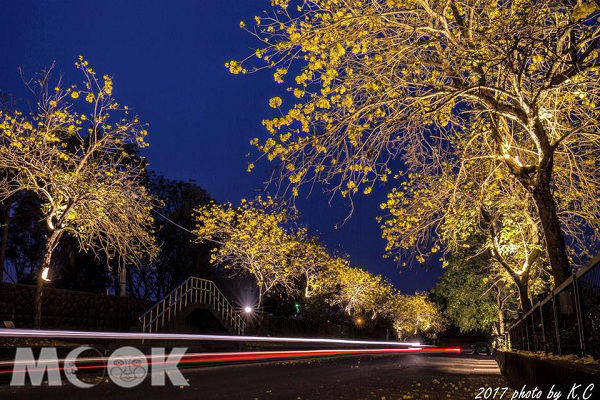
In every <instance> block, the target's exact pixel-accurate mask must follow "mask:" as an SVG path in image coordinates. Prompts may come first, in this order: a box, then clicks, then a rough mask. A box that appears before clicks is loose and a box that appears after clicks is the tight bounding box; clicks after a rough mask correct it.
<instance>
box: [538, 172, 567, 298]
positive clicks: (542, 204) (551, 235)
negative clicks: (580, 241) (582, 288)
mask: <svg viewBox="0 0 600 400" xmlns="http://www.w3.org/2000/svg"><path fill="white" fill-rule="evenodd" d="M541 173H542V175H543V176H542V179H541V181H542V182H541V183H540V184H538V185H537V186H536V187H535V188H533V190H532V192H531V194H532V196H533V200H534V201H535V205H536V207H537V210H538V214H539V216H540V222H541V224H542V229H543V231H544V237H545V238H546V251H547V252H548V259H549V261H550V267H551V268H552V276H553V277H554V284H555V285H556V286H559V285H560V284H561V283H563V282H564V281H566V280H567V279H568V278H569V277H570V276H571V267H570V266H569V257H568V256H567V249H566V245H565V238H564V236H563V233H562V230H561V227H560V221H559V219H558V214H557V212H556V206H555V204H554V197H553V196H552V193H551V192H550V179H549V172H541Z"/></svg>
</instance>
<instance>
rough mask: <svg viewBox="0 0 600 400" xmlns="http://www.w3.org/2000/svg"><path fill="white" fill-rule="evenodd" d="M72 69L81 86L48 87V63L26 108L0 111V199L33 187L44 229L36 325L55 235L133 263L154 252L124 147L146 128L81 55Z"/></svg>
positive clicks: (146, 211) (134, 166) (137, 173)
mask: <svg viewBox="0 0 600 400" xmlns="http://www.w3.org/2000/svg"><path fill="white" fill-rule="evenodd" d="M76 67H77V69H78V70H79V71H80V72H81V73H82V75H83V78H84V81H83V86H82V87H79V86H76V85H74V86H71V87H69V88H66V89H65V88H64V87H62V86H61V85H60V81H59V82H58V83H57V84H56V85H53V84H52V78H51V75H52V69H53V68H51V69H49V70H47V71H44V72H43V73H41V74H40V75H39V77H38V79H36V80H35V81H34V83H32V84H31V86H30V89H31V90H32V91H33V92H34V93H36V94H37V108H36V109H35V111H34V112H32V113H31V114H30V115H24V114H22V113H20V112H18V111H15V112H8V111H2V112H1V113H0V169H2V170H4V171H8V172H9V173H8V174H6V175H5V179H4V180H3V181H2V182H1V183H0V197H2V198H7V197H9V196H11V195H12V194H14V193H17V192H22V191H28V192H32V193H35V194H36V195H37V196H38V197H39V199H40V200H41V206H42V212H43V215H44V219H45V222H46V225H47V229H48V237H47V241H46V245H45V256H44V258H43V262H42V264H41V265H40V266H39V269H38V271H37V284H36V295H35V313H34V323H35V325H36V326H37V327H39V326H40V325H41V311H42V308H41V307H42V294H43V284H44V282H45V281H46V280H49V277H50V276H51V275H52V274H51V270H50V268H51V263H52V255H53V253H54V250H55V249H56V247H57V246H58V245H59V243H60V239H61V237H62V236H63V235H65V234H67V235H70V236H72V237H74V238H76V239H77V240H78V241H79V245H80V246H81V248H82V249H84V250H90V249H91V250H93V251H100V252H103V253H105V254H106V256H107V258H108V259H110V258H113V257H116V256H118V257H119V258H120V261H121V262H122V263H123V264H130V265H137V266H139V265H141V263H142V262H143V260H145V259H146V258H147V257H152V256H154V255H155V254H156V252H157V246H156V243H155V241H154V238H153V235H152V224H153V219H152V216H151V209H152V204H153V200H152V198H151V196H149V195H148V194H147V193H146V191H145V188H144V186H143V185H142V184H141V183H140V181H141V178H142V172H143V167H144V166H143V165H141V164H140V163H139V162H134V161H133V160H132V157H131V155H130V152H129V150H130V148H131V146H135V147H143V146H145V142H144V136H145V135H146V130H145V129H144V128H143V126H142V125H141V124H140V122H139V121H138V119H137V117H129V116H128V115H127V114H128V111H127V107H123V106H120V105H119V104H118V103H117V102H116V101H115V100H114V98H113V95H112V92H113V82H112V79H111V78H110V77H109V76H108V75H105V76H104V77H102V78H100V77H98V76H97V75H96V72H95V71H93V70H92V69H91V68H90V67H89V66H88V62H87V61H85V60H84V59H83V58H81V57H80V60H79V61H78V62H77V63H76ZM76 109H77V110H82V111H81V112H80V111H76ZM84 109H85V110H87V112H84V111H83V110H84Z"/></svg>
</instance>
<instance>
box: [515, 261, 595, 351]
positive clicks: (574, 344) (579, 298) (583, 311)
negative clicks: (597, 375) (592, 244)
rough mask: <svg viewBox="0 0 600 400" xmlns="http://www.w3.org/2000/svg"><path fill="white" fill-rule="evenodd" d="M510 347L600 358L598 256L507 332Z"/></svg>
mask: <svg viewBox="0 0 600 400" xmlns="http://www.w3.org/2000/svg"><path fill="white" fill-rule="evenodd" d="M508 334H509V336H510V343H511V348H512V349H513V350H525V351H533V352H542V351H543V352H545V353H553V354H558V355H566V354H577V355H581V356H585V355H587V354H589V355H592V356H594V357H600V255H598V256H596V257H595V258H594V259H593V260H592V262H591V263H590V264H589V265H588V266H587V267H586V268H583V269H581V270H580V271H578V272H577V273H574V274H573V275H572V276H571V277H570V278H569V279H567V280H566V281H565V282H564V283H563V284H561V285H560V286H559V287H557V288H556V289H554V290H553V291H552V293H551V294H550V295H549V296H548V297H546V298H545V299H544V300H542V301H540V302H539V303H537V304H536V305H535V306H534V307H533V308H532V309H531V310H530V311H529V312H528V313H527V314H525V315H524V316H523V317H522V318H521V319H520V320H519V321H518V322H516V323H515V324H513V325H512V326H511V327H510V328H509V330H508Z"/></svg>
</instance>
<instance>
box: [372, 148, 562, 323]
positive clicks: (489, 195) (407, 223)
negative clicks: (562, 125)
mask: <svg viewBox="0 0 600 400" xmlns="http://www.w3.org/2000/svg"><path fill="white" fill-rule="evenodd" d="M469 162H473V163H474V164H476V165H470V166H469V167H468V168H465V169H461V168H460V166H459V165H452V164H451V163H450V162H444V163H443V164H444V168H443V169H442V170H441V172H440V173H439V174H429V175H419V174H410V175H409V176H408V177H407V180H406V181H404V182H402V183H401V185H400V186H399V187H398V188H396V189H393V190H392V192H391V193H389V194H388V198H387V201H386V202H385V203H383V204H381V208H382V209H383V210H385V211H386V212H387V215H386V216H385V217H384V218H383V219H381V220H382V222H383V224H382V227H381V228H382V231H383V237H384V238H385V239H386V240H387V250H388V254H389V255H394V256H395V257H396V259H397V260H398V261H400V262H402V263H403V264H406V263H407V262H409V260H410V257H407V255H408V254H411V253H412V254H413V256H414V257H415V259H416V260H417V261H418V262H419V263H425V262H426V261H425V260H426V259H427V258H429V257H435V256H438V257H440V258H439V261H441V262H442V263H443V266H446V265H447V264H448V261H447V259H448V257H449V256H450V255H451V254H452V255H454V254H462V256H461V258H465V259H468V258H477V257H484V258H485V259H487V260H488V262H489V264H490V265H489V268H487V269H485V271H487V272H486V273H485V275H487V276H484V277H485V279H490V280H494V277H502V280H503V281H510V282H508V284H509V285H515V287H516V288H517V289H518V297H519V299H520V304H521V309H522V311H523V312H527V311H528V310H529V309H530V308H531V305H532V301H531V299H532V298H533V296H534V294H536V293H537V292H539V291H540V290H541V289H545V288H546V287H544V286H546V284H548V283H549V281H550V277H549V276H548V272H547V258H546V257H545V254H544V252H543V247H544V245H543V240H544V237H543V235H541V233H540V231H539V228H538V226H539V222H538V221H537V220H535V219H534V218H533V217H532V215H534V213H533V212H532V211H531V210H532V209H533V208H534V205H533V200H532V199H531V197H530V196H529V194H528V193H527V191H525V190H524V189H523V187H522V186H521V185H520V184H519V183H518V182H516V181H515V180H514V179H512V178H511V177H510V175H509V174H508V172H507V171H506V168H503V167H502V165H500V166H498V165H496V164H495V163H493V162H490V161H488V160H487V159H485V158H483V159H482V158H480V157H472V161H469ZM573 223H574V221H572V223H571V224H573ZM482 273H483V270H482ZM544 282H545V283H544ZM540 285H541V286H540Z"/></svg>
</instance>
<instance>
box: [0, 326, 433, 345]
mask: <svg viewBox="0 0 600 400" xmlns="http://www.w3.org/2000/svg"><path fill="white" fill-rule="evenodd" d="M0 337H28V338H44V339H48V338H51V339H134V340H135V339H139V340H199V341H225V342H279V343H329V344H360V345H376V346H377V345H378V346H394V347H396V346H402V347H406V346H413V347H414V346H417V347H435V346H430V345H422V344H419V343H415V342H386V341H366V340H344V339H326V338H293V337H271V336H229V335H197V334H186V333H142V332H89V331H59V330H56V331H55V330H37V329H0Z"/></svg>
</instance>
